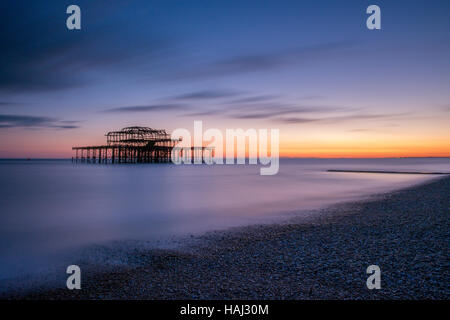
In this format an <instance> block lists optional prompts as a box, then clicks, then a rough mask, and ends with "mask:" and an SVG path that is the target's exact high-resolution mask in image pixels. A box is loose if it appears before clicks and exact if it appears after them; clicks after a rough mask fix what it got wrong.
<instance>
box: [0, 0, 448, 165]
mask: <svg viewBox="0 0 450 320" xmlns="http://www.w3.org/2000/svg"><path fill="white" fill-rule="evenodd" d="M70 4H77V5H79V6H80V8H81V13H82V30H79V31H69V30H67V28H66V25H65V23H66V18H67V14H66V8H67V6H68V5H70ZM370 4H377V5H379V6H380V7H381V16H382V22H381V24H382V29H381V30H373V31H370V30H368V29H367V28H366V26H365V21H366V18H367V16H368V15H367V14H366V13H365V10H366V8H367V6H368V5H370ZM449 10H450V2H449V1H395V0H391V1H375V2H374V1H261V0H260V1H247V0H241V1H230V0H228V1H214V0H210V1H197V0H185V1H171V0H165V1H97V0H89V1H75V0H74V1H57V2H55V1H42V0H41V1H9V0H8V1H3V2H2V3H1V4H0V15H1V17H0V18H1V22H0V23H1V36H0V42H1V48H2V49H1V52H0V69H1V73H0V135H1V136H3V137H4V138H5V139H2V141H0V157H9V156H26V155H29V154H30V155H33V156H35V155H42V156H59V155H61V156H62V155H67V154H69V153H70V146H71V145H72V144H83V143H90V142H102V140H103V134H104V132H106V131H109V130H114V129H118V128H121V127H124V126H127V125H147V126H152V127H157V128H167V129H170V130H172V129H174V128H177V127H187V128H189V127H190V126H191V125H192V121H193V120H203V121H204V122H205V123H206V125H208V126H210V127H219V128H225V127H243V128H249V127H254V128H255V127H256V128H258V127H261V128H262V127H264V128H266V127H276V128H280V130H281V133H282V146H283V143H284V150H285V153H286V154H297V153H296V152H295V150H297V148H302V147H305V146H306V147H305V148H306V149H307V148H308V146H309V148H310V149H308V150H309V151H308V152H305V154H308V155H313V154H314V150H315V149H314V148H313V147H312V146H313V145H317V144H318V145H319V146H321V147H322V149H323V150H325V149H326V150H328V151H327V152H328V153H327V152H325V151H324V152H323V153H324V154H330V151H329V150H332V149H333V148H334V147H335V146H336V148H338V147H341V149H342V150H343V151H342V152H346V151H345V150H347V149H348V148H351V146H352V145H354V146H357V145H360V144H361V143H365V144H368V143H374V144H375V145H376V146H377V148H378V149H376V148H375V147H374V148H375V149H374V151H373V152H376V151H377V150H379V152H381V153H382V152H385V153H386V152H387V153H389V152H388V151H387V150H388V149H389V150H394V149H398V147H399V146H401V145H402V146H404V145H405V144H406V145H407V147H408V148H412V147H413V145H414V144H413V143H412V142H405V141H413V140H414V141H416V145H418V146H422V147H423V146H431V145H433V146H434V144H435V143H437V147H436V146H434V147H433V148H432V149H430V150H431V151H430V153H433V152H437V151H436V150H438V149H440V150H444V152H448V151H450V150H448V147H449V146H450V141H449V136H450V132H449V129H448V127H449V126H448V123H449V122H448V120H450V118H449V105H450V99H449V98H450V94H449V90H448V88H449V84H450V61H449V58H448V57H449V56H450V22H449V19H448V17H449ZM55 132H56V133H57V134H56V135H55ZM386 134H387V135H388V138H386V137H385V135H386ZM305 137H308V139H309V140H308V139H306V140H305ZM8 139H11V140H10V141H9V142H8V141H7V140H8ZM383 139H385V140H386V139H387V140H389V141H390V143H392V141H394V142H395V143H396V144H393V145H391V144H389V143H388V144H386V145H383V144H380V141H381V142H382V141H384V140H383ZM430 141H433V142H432V143H431V142H430ZM436 141H437V142H436ZM429 142H430V143H431V144H430V143H429ZM352 143H353V144H352ZM439 146H440V147H439ZM42 148H43V149H44V151H38V149H39V150H42ZM346 148H347V149H346ZM408 148H407V149H408ZM436 148H437V149H436ZM322 149H317V152H318V153H321V152H322V151H321V150H322ZM405 150H406V149H405ZM408 150H409V149H408ZM347 151H348V150H347ZM336 152H337V151H336ZM361 152H363V151H361ZM367 152H369V151H367ZM405 152H406V151H405ZM338 153H339V152H338ZM298 154H302V153H301V152H300V153H298ZM389 154H390V153H389ZM433 154H434V153H433Z"/></svg>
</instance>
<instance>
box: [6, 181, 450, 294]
mask: <svg viewBox="0 0 450 320" xmlns="http://www.w3.org/2000/svg"><path fill="white" fill-rule="evenodd" d="M449 213H450V178H448V177H445V178H441V179H439V180H435V181H433V182H431V183H429V184H424V185H421V186H417V187H414V188H410V189H406V190H402V191H398V192H394V193H390V194H386V195H382V196H380V198H378V199H376V200H371V201H364V202H355V203H349V204H345V205H339V206H336V207H333V208H331V209H328V210H327V211H326V214H322V215H320V216H319V217H317V218H316V219H314V220H313V221H309V222H306V223H305V222H292V223H287V224H281V225H267V226H253V227H247V228H240V229H237V230H232V231H228V232H213V233H208V234H206V235H203V236H201V237H199V238H196V239H195V243H197V244H196V245H193V246H191V247H190V248H188V249H187V250H181V251H178V250H177V251H175V250H174V251H170V250H149V251H146V252H142V251H140V252H139V253H138V254H139V257H138V258H139V259H140V260H141V261H142V264H141V266H138V267H136V266H135V267H128V268H124V267H120V268H117V269H116V270H108V271H104V272H96V273H87V272H84V273H83V278H82V289H81V290H73V291H70V290H68V289H65V288H61V289H52V290H48V289H47V290H45V291H35V292H33V293H28V294H27V295H25V296H24V295H19V296H17V295H13V296H9V298H26V299H80V298H81V299H448V298H449V297H450V288H449V285H450V282H449V250H448V248H449V241H450V229H449ZM197 240H198V241H197ZM369 265H378V266H379V267H380V268H381V289H380V290H368V289H367V286H366V279H367V277H368V275H367V274H366V269H367V267H368V266H369Z"/></svg>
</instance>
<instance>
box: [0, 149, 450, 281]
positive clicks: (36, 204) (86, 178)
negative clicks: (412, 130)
mask: <svg viewBox="0 0 450 320" xmlns="http://www.w3.org/2000/svg"><path fill="white" fill-rule="evenodd" d="M327 169H352V170H357V169H365V170H382V169H383V170H400V171H401V170H403V171H445V172H450V160H449V159H438V158H436V159H378V160H375V159H366V160H361V159H358V160H357V159H345V160H344V159H339V160H336V159H333V160H332V159H320V160H319V159H295V160H294V159H292V160H291V159H285V160H282V161H281V165H280V172H279V173H278V174H277V175H275V176H260V175H259V166H254V165H252V166H248V165H247V166H225V165H221V166H206V165H203V166H194V165H191V166H175V165H98V164H76V165H74V164H72V163H71V162H69V161H12V160H1V161H0V192H1V198H0V239H1V241H0V279H1V278H3V279H5V278H11V277H15V276H18V275H23V274H26V273H28V272H32V271H33V270H35V269H39V268H44V269H45V268H46V267H49V266H51V265H52V264H53V263H55V261H58V257H59V256H62V255H63V254H64V253H67V252H70V250H74V249H78V248H84V247H89V246H92V245H97V244H102V243H108V242H111V241H115V240H118V241H123V240H143V241H149V242H151V241H155V239H164V238H167V237H170V236H177V235H189V234H194V233H201V232H204V231H208V230H214V229H223V228H226V227H231V226H239V225H246V224H252V223H263V222H268V221H274V220H276V219H280V218H286V217H290V216H292V215H294V214H296V215H300V216H301V215H302V214H306V211H307V210H309V209H315V208H320V207H323V206H326V205H329V204H332V203H336V202H340V201H347V200H351V199H357V198H360V197H364V196H368V195H370V194H373V193H377V192H384V191H389V190H394V189H398V188H401V187H405V186H409V185H413V184H416V183H420V182H423V181H426V180H427V179H432V178H433V176H420V175H397V174H396V175H394V174H361V173H330V172H325V171H326V170H327ZM50 257H52V258H50Z"/></svg>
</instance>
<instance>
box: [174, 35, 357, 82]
mask: <svg viewBox="0 0 450 320" xmlns="http://www.w3.org/2000/svg"><path fill="white" fill-rule="evenodd" d="M356 44H357V43H355V42H353V41H338V42H330V43H324V44H318V45H312V46H305V47H300V48H294V49H289V50H284V51H278V52H273V53H257V54H249V55H241V56H236V57H232V58H229V59H223V60H219V61H216V62H214V63H211V64H207V65H200V66H196V67H195V68H193V69H192V70H188V71H183V72H180V73H178V74H177V75H176V77H177V78H181V79H186V78H209V77H221V76H229V75H236V74H243V73H251V72H261V71H269V70H273V69H277V68H282V67H287V66H291V65H294V64H299V63H309V62H311V61H315V60H320V59H326V58H330V57H335V56H336V55H337V54H342V53H348V51H349V50H351V49H353V48H354V47H355V46H356Z"/></svg>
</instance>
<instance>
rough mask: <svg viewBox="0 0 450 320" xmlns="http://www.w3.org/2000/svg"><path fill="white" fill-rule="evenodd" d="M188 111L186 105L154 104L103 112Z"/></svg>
mask: <svg viewBox="0 0 450 320" xmlns="http://www.w3.org/2000/svg"><path fill="white" fill-rule="evenodd" d="M186 109H189V105H186V104H154V105H146V106H126V107H117V108H111V109H106V110H103V111H102V112H106V113H136V112H157V111H179V110H186Z"/></svg>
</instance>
